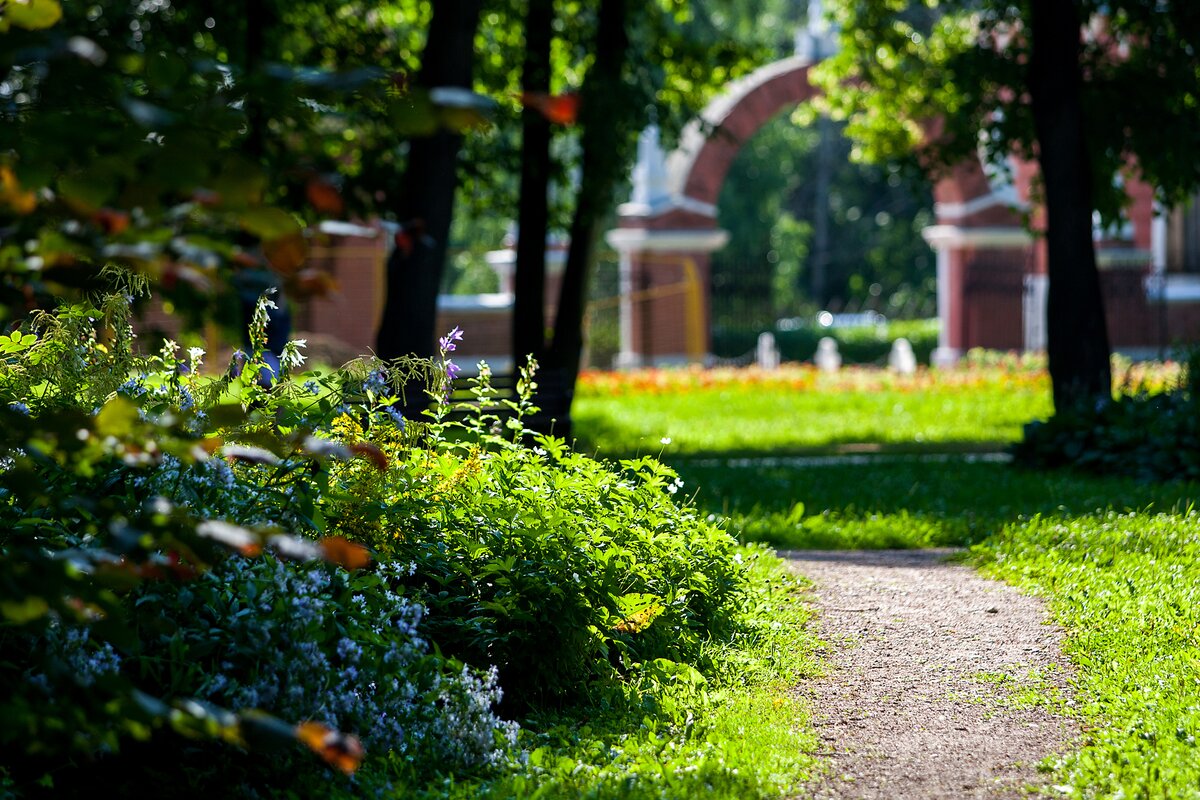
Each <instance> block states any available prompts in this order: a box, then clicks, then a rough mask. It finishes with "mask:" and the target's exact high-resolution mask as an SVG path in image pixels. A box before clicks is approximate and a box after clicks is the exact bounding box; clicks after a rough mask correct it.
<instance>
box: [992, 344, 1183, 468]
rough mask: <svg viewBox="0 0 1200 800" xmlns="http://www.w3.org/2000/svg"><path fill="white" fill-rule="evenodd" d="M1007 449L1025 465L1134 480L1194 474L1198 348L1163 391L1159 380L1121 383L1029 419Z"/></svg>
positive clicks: (1150, 376) (1151, 376)
mask: <svg viewBox="0 0 1200 800" xmlns="http://www.w3.org/2000/svg"><path fill="white" fill-rule="evenodd" d="M1148 377H1149V378H1153V377H1154V376H1153V375H1152V374H1151V375H1149V376H1148ZM1014 455H1015V458H1016V460H1017V462H1018V463H1020V464H1025V465H1027V466H1032V467H1051V468H1053V467H1073V468H1076V469H1080V470H1084V471H1087V472H1095V473H1099V474H1105V475H1128V476H1131V477H1135V478H1139V479H1142V480H1164V479H1165V480H1171V479H1178V480H1197V479H1200V351H1196V352H1194V353H1193V354H1192V355H1191V356H1190V357H1189V358H1188V360H1187V364H1186V367H1185V369H1184V371H1183V373H1182V375H1181V376H1180V377H1179V379H1178V382H1177V383H1175V385H1174V386H1170V387H1168V388H1167V389H1166V391H1163V390H1162V385H1161V382H1160V381H1154V382H1147V383H1142V382H1137V383H1126V385H1124V386H1122V387H1120V389H1119V390H1118V392H1117V396H1116V397H1115V398H1112V399H1107V398H1106V399H1102V400H1097V401H1095V402H1093V403H1091V404H1083V405H1078V406H1075V407H1072V408H1066V409H1062V410H1059V411H1057V412H1056V413H1055V414H1054V416H1052V417H1051V418H1050V419H1048V420H1046V421H1035V422H1032V423H1030V424H1029V425H1028V426H1026V428H1025V436H1024V439H1023V440H1022V441H1021V442H1020V443H1019V444H1018V445H1017V446H1016V448H1015V450H1014Z"/></svg>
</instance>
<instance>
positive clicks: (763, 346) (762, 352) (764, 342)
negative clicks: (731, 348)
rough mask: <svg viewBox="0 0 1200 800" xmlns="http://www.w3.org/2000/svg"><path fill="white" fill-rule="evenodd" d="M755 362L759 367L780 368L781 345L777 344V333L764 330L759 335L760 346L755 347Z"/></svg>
mask: <svg viewBox="0 0 1200 800" xmlns="http://www.w3.org/2000/svg"><path fill="white" fill-rule="evenodd" d="M754 363H756V364H757V365H758V367H759V369H767V370H771V369H778V368H779V347H777V346H776V344H775V334H773V333H771V332H770V331H763V332H762V333H760V334H759V335H758V346H757V347H755V348H754Z"/></svg>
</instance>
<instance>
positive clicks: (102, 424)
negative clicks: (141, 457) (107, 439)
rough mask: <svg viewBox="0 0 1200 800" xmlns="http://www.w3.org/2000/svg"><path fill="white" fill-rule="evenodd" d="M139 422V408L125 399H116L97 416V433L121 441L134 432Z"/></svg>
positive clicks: (105, 405)
mask: <svg viewBox="0 0 1200 800" xmlns="http://www.w3.org/2000/svg"><path fill="white" fill-rule="evenodd" d="M137 421H138V408H137V406H136V405H135V404H134V403H133V402H132V401H130V400H129V399H128V398H125V397H120V396H117V397H114V398H113V399H112V400H109V401H108V402H107V403H105V404H104V408H102V409H100V413H99V414H97V415H96V433H97V434H98V435H99V436H102V437H103V436H115V437H117V438H118V439H121V438H123V437H125V436H128V435H129V434H130V433H132V432H133V427H134V425H135V424H137Z"/></svg>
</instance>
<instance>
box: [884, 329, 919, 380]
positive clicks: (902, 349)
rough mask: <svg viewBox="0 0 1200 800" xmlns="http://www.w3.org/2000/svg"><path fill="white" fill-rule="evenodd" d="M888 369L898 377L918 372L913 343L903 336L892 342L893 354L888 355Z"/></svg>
mask: <svg viewBox="0 0 1200 800" xmlns="http://www.w3.org/2000/svg"><path fill="white" fill-rule="evenodd" d="M888 368H889V369H890V370H891V371H892V372H895V373H897V374H898V375H912V374H913V373H915V372H916V371H917V357H916V355H915V354H914V353H913V349H912V343H911V342H909V341H908V339H905V338H904V337H903V336H901V337H900V338H899V339H897V340H896V341H894V342H892V352H890V353H888Z"/></svg>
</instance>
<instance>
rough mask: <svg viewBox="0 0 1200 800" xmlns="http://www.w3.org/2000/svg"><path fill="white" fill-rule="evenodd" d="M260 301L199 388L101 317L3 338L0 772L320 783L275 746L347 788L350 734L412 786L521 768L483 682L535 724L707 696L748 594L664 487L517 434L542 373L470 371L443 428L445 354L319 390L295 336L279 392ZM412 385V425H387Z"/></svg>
mask: <svg viewBox="0 0 1200 800" xmlns="http://www.w3.org/2000/svg"><path fill="white" fill-rule="evenodd" d="M265 304H266V301H264V303H263V304H262V305H260V309H259V311H260V314H259V315H258V318H257V319H256V323H255V325H254V326H252V329H251V341H252V347H251V352H250V353H248V354H235V358H234V361H233V363H231V365H230V367H229V368H228V369H226V370H225V371H224V372H223V373H221V374H219V375H216V376H211V377H208V376H204V375H202V373H201V371H200V369H199V367H200V365H201V363H202V359H203V357H204V354H203V352H202V351H199V350H196V349H193V350H191V351H188V352H187V353H186V355H185V356H184V357H180V355H179V354H178V348H176V347H175V346H174V345H172V344H171V343H168V344H167V345H166V346H164V348H163V349H162V350H161V351H160V352H159V353H158V354H157V355H154V356H148V357H142V356H138V355H136V354H135V353H134V352H133V350H132V349H131V348H130V347H129V341H128V337H129V336H131V334H130V332H129V330H128V326H127V324H125V322H126V321H127V317H126V316H125V315H126V313H127V312H126V310H125V309H124V308H123V307H122V304H121V303H120V302H115V303H112V304H110V305H109V306H106V307H108V308H110V311H109V312H103V313H102V312H100V311H99V310H97V309H96V308H95V307H89V306H86V305H80V306H70V307H64V308H63V309H62V310H61V311H60V312H59V313H58V314H56V315H53V316H52V317H41V318H39V320H38V322H37V323H36V324H35V325H34V326H33V327H27V328H25V329H23V330H21V331H18V332H16V333H15V334H13V335H11V336H8V337H5V338H4V340H3V341H0V356H2V357H3V359H4V369H3V370H0V417H2V418H3V419H2V421H3V422H4V423H5V424H4V425H3V427H2V428H0V431H2V434H0V446H2V447H3V457H4V458H5V462H4V465H3V468H0V531H3V533H2V534H0V612H2V613H3V617H4V619H5V621H6V626H5V627H4V628H0V648H2V650H3V653H4V658H3V659H0V677H2V678H3V679H4V681H5V685H6V687H8V688H7V690H6V691H5V692H4V693H3V695H0V713H2V714H3V715H4V718H5V719H6V720H8V721H10V723H11V724H9V725H7V726H6V727H5V729H4V730H3V731H2V732H0V737H2V739H3V741H4V743H5V744H6V745H8V746H9V747H10V748H18V749H19V750H20V751H21V752H23V753H26V754H27V758H25V759H24V760H23V761H22V762H21V763H20V764H18V765H16V766H14V767H12V768H11V769H10V770H9V772H8V773H7V779H10V780H17V781H19V782H23V783H22V785H23V786H26V787H27V786H29V783H28V782H29V781H36V780H37V779H39V778H40V777H42V776H46V775H49V774H50V770H51V769H54V768H55V765H57V764H60V763H62V761H63V759H64V758H69V757H71V755H72V754H77V755H80V756H82V757H83V760H81V761H80V762H79V764H77V765H75V766H73V767H71V768H68V769H61V770H58V771H57V772H56V773H55V777H54V780H55V785H56V786H57V787H58V788H59V789H60V790H62V791H67V788H66V787H68V786H69V785H74V786H75V787H76V788H78V789H79V790H80V791H85V790H86V789H87V786H89V785H95V781H96V780H100V779H101V778H100V777H98V776H103V778H102V779H103V780H105V781H107V782H110V783H112V785H118V784H119V785H120V786H122V787H127V788H128V787H132V786H133V785H134V784H137V783H139V782H141V781H144V780H148V779H149V777H148V776H151V775H153V776H155V777H157V778H161V779H163V780H166V781H170V782H178V781H179V780H180V778H179V775H180V774H183V775H185V776H186V777H185V778H184V782H186V783H187V784H188V785H191V786H194V787H195V789H196V791H197V792H201V793H202V792H205V791H211V790H212V789H214V788H216V789H221V788H224V789H226V790H229V791H233V792H237V793H250V792H252V791H256V790H259V789H262V788H263V787H264V786H271V785H276V784H279V785H283V786H288V785H298V783H297V782H303V783H305V784H306V785H307V784H309V783H311V785H312V786H314V787H315V786H319V787H323V788H321V790H320V791H322V792H326V791H333V790H335V789H336V788H337V787H338V786H339V785H341V786H343V787H344V788H346V786H347V785H346V784H338V783H337V782H336V781H331V779H330V778H331V777H336V776H326V777H324V778H319V777H318V776H317V775H316V774H315V773H313V772H312V770H311V768H309V767H307V766H305V763H306V762H304V761H302V760H297V759H296V758H294V757H293V756H292V755H291V754H289V753H288V752H287V751H286V750H285V751H284V752H283V754H282V755H277V756H276V757H274V758H272V759H270V760H265V759H261V758H256V757H254V756H253V753H254V752H256V751H257V750H258V749H260V748H261V747H263V746H266V745H273V746H275V747H276V748H278V747H279V746H280V745H294V744H295V743H296V742H300V743H303V744H305V745H307V746H308V747H309V748H311V749H312V750H314V751H316V752H317V753H318V754H319V755H321V756H322V757H323V758H324V759H325V760H326V761H328V762H329V763H330V764H331V765H332V766H334V767H337V768H339V769H341V770H342V771H345V772H352V771H353V770H354V769H355V768H356V767H357V766H358V761H359V759H360V758H361V757H362V751H361V748H360V746H359V743H358V740H357V739H355V738H352V737H349V736H346V735H344V734H341V733H339V732H338V729H339V727H340V728H345V729H349V730H352V731H354V732H356V733H357V734H359V736H361V738H362V740H363V741H364V742H365V743H366V745H367V746H368V752H369V753H371V754H373V755H377V756H380V758H377V759H372V760H371V761H369V762H368V764H369V765H370V766H371V769H370V770H368V775H367V776H366V777H364V778H362V779H361V780H362V781H363V782H364V783H369V784H372V785H375V786H376V788H379V789H381V790H383V789H386V788H387V784H388V783H389V782H391V781H400V782H401V783H403V784H404V785H406V786H407V785H415V784H422V783H426V784H427V783H428V782H429V781H430V780H432V779H434V778H435V777H436V776H440V775H446V774H447V773H448V772H451V771H452V772H453V773H454V774H455V775H461V774H464V773H472V772H474V773H480V772H482V771H487V770H492V769H494V768H495V767H496V766H497V765H498V764H500V763H501V762H504V761H505V760H506V759H507V758H508V757H509V756H510V755H512V753H513V750H514V748H515V740H514V735H515V728H514V726H512V725H511V724H509V723H505V722H503V721H502V720H501V719H500V718H499V717H498V716H497V714H496V712H495V711H494V710H493V708H492V707H493V705H494V704H495V703H496V702H497V701H498V700H499V698H500V696H501V695H500V690H499V686H500V685H504V686H505V688H506V689H507V690H508V692H509V698H510V701H509V702H511V703H512V707H513V708H525V707H528V706H530V705H532V704H535V703H539V702H544V701H554V702H569V701H576V700H581V699H588V698H589V697H591V698H598V697H602V698H607V699H613V700H615V701H617V702H624V701H625V700H630V698H632V700H631V702H634V703H635V704H636V703H641V702H642V701H643V699H646V701H647V702H649V703H650V704H651V705H653V704H654V703H655V702H657V701H655V700H654V699H653V698H654V697H659V698H660V699H661V698H666V697H667V695H668V694H669V693H670V692H671V691H675V689H674V688H672V687H677V685H681V682H683V683H687V684H689V685H692V684H697V682H700V681H702V679H701V678H700V677H699V673H698V672H697V671H696V667H697V666H700V667H702V666H704V664H705V663H706V659H705V651H706V645H707V643H708V642H709V641H711V640H712V638H713V637H714V636H718V635H722V634H723V633H725V632H727V631H729V630H730V629H731V627H732V626H733V625H734V619H735V617H736V615H737V612H738V610H739V604H740V603H742V601H743V597H744V590H745V588H746V585H747V580H748V579H747V577H746V573H745V571H744V568H743V567H742V566H741V565H740V563H739V561H738V560H737V559H736V558H735V557H734V550H733V548H734V543H733V541H732V539H730V538H729V537H728V536H726V535H725V534H724V533H723V532H721V531H720V530H718V529H717V528H716V527H715V526H714V525H713V524H711V523H710V522H709V521H707V520H705V519H702V518H700V517H699V516H698V514H697V512H696V511H695V510H693V509H690V508H686V507H684V508H681V507H679V506H677V505H676V504H675V502H674V498H675V496H676V495H677V493H678V491H679V489H680V486H681V482H680V481H679V479H678V477H677V476H676V475H675V473H674V472H673V471H671V470H670V469H669V468H667V467H664V466H662V465H661V464H658V463H657V462H655V461H654V460H652V459H640V460H636V461H628V462H622V463H621V464H619V465H615V466H614V465H605V464H601V463H598V462H595V461H592V460H590V459H587V458H585V457H583V456H581V455H578V454H576V453H573V452H571V451H570V450H569V449H568V448H567V446H566V444H565V443H564V442H563V441H562V440H559V439H555V438H553V437H548V436H543V437H533V436H532V435H531V434H529V433H528V432H526V431H525V429H524V427H523V424H522V422H521V420H522V418H523V416H524V415H525V414H526V413H528V412H529V411H530V410H531V409H530V406H529V396H530V392H531V391H532V389H533V383H532V381H533V374H532V368H530V369H529V370H527V371H526V373H525V374H524V375H523V377H522V380H521V381H520V383H519V390H520V391H519V397H518V399H516V400H504V401H501V400H497V399H496V398H494V397H492V392H491V390H490V388H489V386H488V380H489V378H488V373H487V371H486V368H485V369H483V370H482V375H481V377H480V378H479V379H478V380H477V381H476V385H475V388H474V398H475V399H474V401H473V402H471V403H465V404H458V405H457V406H456V407H452V405H451V404H450V402H449V400H448V398H449V396H450V395H449V392H448V391H447V390H448V388H449V386H450V383H449V382H450V380H451V379H452V378H453V374H454V372H455V370H456V368H455V367H454V365H453V364H452V362H451V361H450V360H449V358H448V353H449V352H451V351H452V350H453V349H454V342H455V341H456V335H457V334H452V335H451V336H448V337H447V338H446V339H445V340H443V354H442V355H443V358H442V360H441V361H439V362H438V363H436V364H433V365H429V364H416V363H397V364H388V365H384V364H380V363H378V362H373V361H366V360H364V361H361V362H357V363H355V364H352V365H350V366H349V367H348V368H346V369H343V370H339V371H335V372H330V373H325V374H320V375H317V374H305V375H296V374H295V369H296V367H298V366H299V365H300V362H301V361H302V360H303V358H302V356H301V355H300V352H299V347H300V345H301V344H302V343H292V344H290V345H289V348H288V350H285V352H284V353H283V355H282V357H281V359H280V366H279V369H278V374H272V373H271V372H270V371H269V368H267V367H266V365H265V362H264V359H263V354H262V351H263V347H264V345H265V342H264V341H263V337H262V330H261V325H260V324H259V321H260V320H261V317H262V312H264V310H265ZM51 354H53V357H54V358H60V357H61V358H60V360H61V361H62V362H63V367H62V369H60V370H55V369H51V368H49V367H46V366H45V364H46V359H47V358H49V357H51ZM264 371H266V372H264ZM417 374H420V375H422V376H423V377H424V378H425V379H426V380H427V381H428V382H429V390H428V391H429V394H430V397H431V401H432V404H431V409H430V412H429V416H428V417H427V419H426V420H424V421H416V420H406V419H404V418H403V416H401V415H400V413H399V412H397V411H396V410H395V409H394V408H393V404H394V403H395V401H396V400H397V398H396V397H395V396H394V395H393V390H392V388H391V387H392V386H397V385H406V384H408V383H409V382H410V380H411V379H412V377H413V376H414V375H417ZM264 376H265V377H264ZM497 409H499V410H503V411H505V412H506V418H505V419H502V418H501V417H500V416H499V415H498V414H497V413H495V412H496V410H497ZM289 531H290V532H291V533H289ZM364 545H367V546H369V547H370V548H372V552H370V553H369V552H368V550H367V549H366V547H364ZM372 557H373V558H372ZM373 559H374V561H375V563H374V564H372V560H373ZM418 623H419V624H418ZM476 668H483V670H484V671H478V670H477V669H476ZM497 668H498V672H497ZM497 675H499V677H500V679H501V680H500V682H499V683H498V682H497ZM697 685H698V684H697ZM266 712H270V714H268V713H266ZM283 719H288V720H293V721H294V722H296V723H299V724H291V723H285V722H283V721H282V720H283ZM166 727H169V728H174V729H176V730H178V731H179V732H182V733H184V734H186V735H187V736H188V737H193V738H194V737H199V739H200V741H197V742H195V743H189V740H188V739H181V738H178V737H170V736H164V735H162V734H161V733H157V732H156V731H157V730H158V729H160V728H166ZM206 740H207V741H206ZM222 741H224V742H232V743H234V744H237V745H239V746H240V747H242V748H246V749H247V753H248V754H246V755H238V754H237V753H236V752H235V753H230V752H228V751H227V750H224V751H220V752H218V750H217V749H216V748H217V747H218V746H219V743H220V742H222ZM0 777H5V776H3V775H0ZM130 791H132V788H130Z"/></svg>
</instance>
